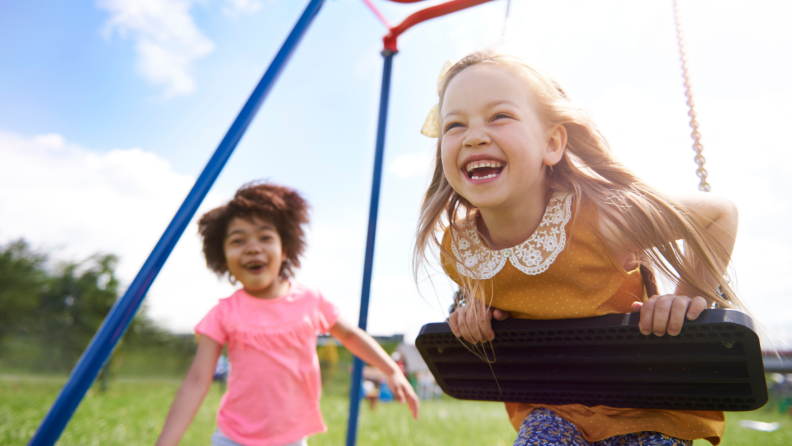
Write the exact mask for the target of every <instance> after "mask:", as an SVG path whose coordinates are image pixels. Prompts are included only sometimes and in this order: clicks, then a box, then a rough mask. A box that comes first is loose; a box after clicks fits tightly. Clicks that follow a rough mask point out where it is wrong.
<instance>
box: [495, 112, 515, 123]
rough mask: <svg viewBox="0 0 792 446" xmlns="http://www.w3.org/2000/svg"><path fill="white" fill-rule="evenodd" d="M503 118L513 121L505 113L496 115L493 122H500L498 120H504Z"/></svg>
mask: <svg viewBox="0 0 792 446" xmlns="http://www.w3.org/2000/svg"><path fill="white" fill-rule="evenodd" d="M503 118H506V119H511V116H509V115H507V114H505V113H498V114H497V115H495V116H494V117H493V118H492V120H493V121H496V120H498V119H503Z"/></svg>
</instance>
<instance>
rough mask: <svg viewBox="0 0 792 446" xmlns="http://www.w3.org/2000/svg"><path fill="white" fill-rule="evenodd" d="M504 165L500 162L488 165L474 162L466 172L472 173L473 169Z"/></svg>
mask: <svg viewBox="0 0 792 446" xmlns="http://www.w3.org/2000/svg"><path fill="white" fill-rule="evenodd" d="M501 166H503V164H501V163H499V162H497V161H496V162H487V163H480V162H472V163H470V164H468V165H467V166H466V167H465V170H467V171H468V172H470V171H472V170H473V169H478V168H479V167H501Z"/></svg>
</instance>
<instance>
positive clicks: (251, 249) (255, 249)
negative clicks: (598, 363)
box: [245, 242, 261, 253]
mask: <svg viewBox="0 0 792 446" xmlns="http://www.w3.org/2000/svg"><path fill="white" fill-rule="evenodd" d="M245 251H246V252H247V253H259V252H261V246H260V245H259V243H258V242H251V243H248V244H247V246H245Z"/></svg>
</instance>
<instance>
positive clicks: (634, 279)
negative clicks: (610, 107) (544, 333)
mask: <svg viewBox="0 0 792 446" xmlns="http://www.w3.org/2000/svg"><path fill="white" fill-rule="evenodd" d="M438 84H439V85H438V90H439V91H438V93H439V99H440V103H439V104H438V106H437V107H436V108H434V109H433V110H434V111H436V112H437V113H433V114H430V118H429V119H427V121H426V124H425V127H424V132H425V134H428V135H429V136H435V137H437V138H438V140H437V149H436V155H435V163H434V173H433V176H432V181H431V183H430V184H429V186H428V188H427V192H426V195H425V196H424V201H423V205H422V208H421V213H420V216H419V225H418V230H417V237H416V238H417V241H416V246H415V257H416V265H419V264H420V263H421V262H423V261H424V260H425V255H426V253H427V251H428V252H437V253H439V255H440V259H439V260H440V261H441V262H442V265H443V269H444V271H445V272H446V274H447V275H448V276H449V277H450V278H451V279H452V280H453V281H455V282H456V283H457V284H458V285H459V287H460V288H461V290H462V297H463V301H464V305H461V306H459V308H458V309H457V310H456V311H455V312H453V313H451V315H450V317H449V319H448V323H449V325H450V327H451V330H452V331H453V332H454V334H455V335H456V336H458V337H460V338H463V339H465V340H467V341H469V342H471V343H474V344H477V343H484V344H485V345H484V346H482V347H481V348H487V346H486V343H487V342H488V341H491V340H493V339H494V337H495V333H494V332H493V330H492V325H491V321H492V319H493V318H494V319H497V320H502V319H505V318H507V317H515V318H522V319H567V318H586V317H593V316H598V315H603V314H611V313H630V312H640V323H639V328H640V330H641V332H642V333H643V334H644V335H646V336H650V335H654V336H663V335H665V334H668V335H671V336H676V335H678V334H679V333H680V331H681V329H682V324H683V322H684V321H685V320H693V319H696V318H698V317H699V315H700V314H701V312H702V311H703V310H704V309H705V308H707V307H709V306H710V305H712V304H714V303H717V304H718V305H720V306H723V307H725V308H733V307H735V306H736V307H738V308H739V307H740V303H739V300H738V299H737V296H736V293H735V292H734V291H733V290H732V288H731V287H730V286H729V281H728V279H727V278H726V277H724V274H725V273H726V266H727V265H728V264H729V260H730V256H731V252H732V249H733V247H734V242H735V237H736V233H737V209H736V207H735V206H734V204H733V203H732V202H731V201H729V200H727V199H725V198H721V197H718V196H715V195H711V194H697V195H691V196H679V197H673V198H672V197H670V196H668V195H665V194H663V193H661V192H659V191H657V190H655V189H654V188H652V187H651V186H650V185H648V184H647V183H645V182H644V181H642V180H641V179H640V178H638V177H637V176H636V175H635V174H634V173H633V172H631V171H630V170H629V169H628V168H627V167H626V166H624V165H623V164H621V163H620V162H619V161H618V160H617V159H616V158H615V157H614V155H613V153H612V152H611V150H610V147H609V146H608V141H607V140H606V139H605V137H604V136H603V135H602V134H601V133H600V131H599V129H598V128H597V126H596V125H595V124H594V123H593V122H592V120H591V118H590V116H589V114H588V113H586V111H585V110H584V109H582V108H581V107H580V106H579V105H576V104H575V103H574V102H572V101H571V100H570V99H569V97H568V95H567V93H566V92H565V90H564V89H563V88H562V87H561V86H560V85H559V84H558V82H557V81H556V80H555V79H553V78H552V77H551V76H549V75H548V74H546V73H544V72H542V71H540V70H538V69H536V68H534V67H531V66H529V65H528V64H526V63H525V62H523V61H521V60H519V59H518V58H516V57H514V56H510V55H508V54H503V53H499V52H498V51H493V50H484V51H478V52H475V53H472V54H470V55H468V56H466V57H464V58H463V59H462V60H460V61H459V62H457V63H456V64H453V66H451V67H450V69H449V70H448V71H447V72H446V73H444V74H443V75H442V76H441V79H440V80H439V82H438ZM636 113H639V111H637V110H636ZM656 136H657V135H647V138H654V137H656ZM633 142H634V146H635V147H634V148H635V149H636V150H640V149H641V147H642V144H643V143H644V141H633ZM439 234H442V238H439V237H438V235H439ZM654 272H657V273H661V274H663V275H664V276H665V278H667V279H669V282H670V283H673V284H674V285H676V286H677V288H676V290H675V292H674V293H672V294H666V295H661V294H658V293H657V286H656V282H655V281H654V276H653V273H654ZM570 367H578V368H580V367H583V368H585V365H584V364H578V365H574V364H570ZM506 409H507V412H508V414H509V418H510V420H511V423H512V425H513V426H514V428H515V429H516V430H517V431H518V434H517V440H516V441H515V443H514V444H515V446H527V445H540V444H541V445H550V444H559V445H560V444H564V445H572V444H574V445H597V446H606V445H617V444H618V445H666V446H668V445H692V444H693V440H695V439H701V438H706V439H707V440H709V441H711V442H712V443H713V444H718V442H720V439H721V437H722V436H723V429H724V415H723V412H718V411H695V410H659V409H633V408H616V407H605V406H593V407H589V406H585V405H583V404H564V405H544V404H542V405H540V404H529V403H519V402H511V403H507V404H506Z"/></svg>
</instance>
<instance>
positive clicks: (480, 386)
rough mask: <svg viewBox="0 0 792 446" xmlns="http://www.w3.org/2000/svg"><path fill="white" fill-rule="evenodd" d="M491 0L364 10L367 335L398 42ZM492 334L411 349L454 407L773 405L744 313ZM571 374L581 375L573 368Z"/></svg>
mask: <svg viewBox="0 0 792 446" xmlns="http://www.w3.org/2000/svg"><path fill="white" fill-rule="evenodd" d="M390 1H393V2H397V3H416V2H419V1H421V0H390ZM490 1H492V0H451V1H448V2H446V3H442V4H438V5H435V6H432V7H429V8H426V9H423V10H420V11H418V12H415V13H413V14H412V15H410V16H408V17H407V18H406V19H404V21H402V22H401V23H400V24H398V25H396V26H390V25H389V24H388V21H387V20H386V19H385V17H384V16H383V15H382V14H381V13H380V12H379V11H378V10H377V8H376V7H375V6H374V5H373V4H372V3H371V1H370V0H363V2H364V3H365V4H366V6H368V7H369V8H370V9H371V11H372V12H373V13H374V14H375V15H376V16H377V18H379V19H380V21H382V23H383V24H384V25H385V26H386V27H387V28H388V29H389V32H388V34H387V35H385V37H384V38H383V44H384V48H383V50H382V56H383V59H384V64H383V71H382V87H381V91H380V106H379V117H378V122H377V137H376V144H375V156H374V171H373V180H372V186H371V198H370V206H369V222H368V226H367V235H366V251H365V260H364V270H363V285H362V293H361V302H360V317H359V323H358V326H359V327H360V328H361V329H363V330H365V329H366V326H367V322H368V304H369V297H370V290H371V278H372V267H373V260H374V240H375V235H376V227H377V214H378V209H379V195H380V183H381V178H382V161H383V153H384V146H385V128H386V124H387V111H388V100H389V95H390V82H391V69H392V63H393V56H394V55H395V54H396V53H397V52H398V47H397V42H398V37H399V36H400V35H401V34H403V33H404V32H405V31H407V30H408V29H409V28H411V27H413V26H415V25H417V24H419V23H422V22H424V21H427V20H430V19H433V18H436V17H441V16H444V15H447V14H451V13H454V12H457V11H461V10H463V9H467V8H471V7H474V6H478V5H480V4H483V3H487V2H490ZM507 1H508V0H507ZM324 2H325V0H310V1H309V3H308V6H307V7H306V8H305V10H304V11H303V13H302V15H301V16H300V18H299V19H298V21H297V23H296V25H295V26H294V28H293V29H292V30H291V32H290V33H289V35H288V37H287V38H286V40H285V42H284V43H283V45H282V46H281V48H280V50H279V51H278V52H277V54H276V55H275V58H274V59H273V61H272V62H271V64H270V66H269V67H268V68H267V70H266V71H265V73H264V75H263V77H262V79H261V81H259V83H258V85H257V86H256V88H255V89H254V90H253V93H252V94H251V95H250V98H248V100H247V102H246V103H245V105H244V106H243V108H242V110H241V111H240V113H239V115H238V116H237V118H236V119H235V120H234V122H233V124H232V125H231V128H230V129H229V130H228V132H227V133H226V135H225V137H224V138H223V140H222V141H221V142H220V144H219V146H218V148H217V149H216V150H215V152H214V154H213V155H212V157H211V158H210V160H209V162H208V163H207V165H206V167H205V168H204V170H203V171H202V172H201V174H200V176H199V177H198V179H197V180H196V182H195V185H194V186H193V188H192V189H191V190H190V192H189V194H188V195H187V197H186V199H185V200H184V202H183V203H182V205H181V206H180V208H179V209H178V211H177V212H176V215H175V216H174V218H173V220H172V221H171V222H170V224H169V225H168V227H167V228H166V230H165V232H164V233H163V235H162V237H161V238H160V240H159V241H158V242H157V244H156V245H155V247H154V249H153V251H152V252H151V254H150V255H149V257H148V258H147V260H146V262H145V263H144V264H143V266H142V267H141V269H140V271H139V272H138V274H137V275H136V276H135V279H134V280H133V281H132V283H131V284H130V286H129V288H128V289H127V290H126V292H125V293H124V295H123V296H122V297H121V299H119V300H118V301H117V302H116V304H115V306H114V307H113V308H112V310H110V313H108V315H107V317H106V318H105V320H104V322H103V323H102V326H101V327H100V328H99V330H98V331H97V333H96V334H95V335H94V338H93V339H92V340H91V343H90V344H89V345H88V348H87V349H86V350H85V352H84V353H83V355H82V357H81V358H80V360H79V361H78V363H77V365H76V366H75V367H74V370H73V371H72V373H71V375H70V377H69V380H68V381H67V382H66V384H65V385H64V387H63V389H62V390H61V392H60V394H59V395H58V397H57V398H56V400H55V402H54V403H53V405H52V407H51V408H50V410H49V412H48V413H47V415H46V416H45V417H44V419H43V421H42V423H41V425H40V426H39V427H38V429H37V430H36V433H35V434H34V436H33V438H32V439H31V440H30V443H29V445H30V446H52V445H54V444H55V442H56V441H57V440H58V438H59V437H60V435H61V433H62V432H63V430H64V429H65V427H66V425H67V424H68V422H69V420H70V419H71V417H72V415H73V414H74V412H75V410H76V409H77V406H78V405H79V404H80V402H81V401H82V399H83V397H84V396H85V393H86V392H87V391H88V389H89V388H90V386H91V384H92V383H93V382H94V380H95V379H96V377H97V375H98V374H99V372H100V370H101V369H102V367H103V366H104V364H105V363H106V361H107V360H108V358H109V357H110V355H111V354H112V352H113V350H114V349H115V347H116V345H117V344H118V341H119V340H120V339H121V337H122V336H123V335H124V333H125V331H126V329H127V328H128V326H129V324H130V323H131V321H132V319H133V318H134V316H135V313H136V312H137V310H138V308H139V307H140V304H141V303H142V301H143V299H144V297H145V295H146V292H147V291H148V289H149V287H150V286H151V284H152V282H153V281H154V279H155V278H156V277H157V274H158V273H159V271H160V269H161V268H162V266H163V265H164V263H165V261H166V260H167V258H168V256H169V255H170V253H171V251H172V250H173V248H174V246H175V245H176V242H177V241H178V240H179V238H180V237H181V235H182V233H183V232H184V230H185V229H186V228H187V226H188V224H189V222H190V220H191V219H192V217H193V215H194V214H195V212H196V211H197V210H198V207H199V206H200V204H201V202H202V201H203V199H204V197H205V196H206V194H207V193H208V192H209V189H210V188H211V186H212V184H214V181H215V180H216V179H217V177H218V175H219V174H220V172H221V171H222V169H223V167H224V166H225V163H226V162H227V161H228V159H229V157H230V156H231V154H232V153H233V151H234V149H235V148H236V146H237V144H238V143H239V141H240V140H241V138H242V136H243V135H244V133H245V131H246V130H247V128H248V126H249V125H250V123H251V122H252V121H253V118H254V117H255V115H256V113H257V112H258V110H259V109H260V108H261V105H262V104H263V103H264V100H265V99H266V97H267V95H268V94H269V92H270V91H271V89H272V87H273V85H274V84H275V81H276V80H277V79H278V77H279V76H280V74H281V72H282V71H283V68H284V67H285V65H286V63H287V62H288V60H289V59H290V57H291V55H292V54H293V53H294V51H295V49H296V48H297V45H298V44H299V42H300V40H301V39H302V37H303V36H304V35H305V32H306V31H307V30H308V28H309V26H310V25H311V23H312V22H313V19H314V18H315V17H316V16H317V14H318V13H319V10H320V8H321V7H322V5H323V4H324ZM674 8H675V13H676V24H677V31H678V36H679V46H680V54H681V57H682V68H683V71H684V79H685V82H684V85H685V88H686V91H685V94H686V96H687V98H688V100H687V104H688V106H689V107H690V111H689V116H690V118H691V121H690V126H691V128H692V129H693V133H692V137H693V140H694V145H693V149H694V151H695V152H696V157H695V161H696V164H697V165H698V170H697V172H696V174H697V176H698V177H699V179H700V184H699V189H700V190H702V191H709V190H710V185H709V184H707V182H706V178H707V171H706V170H705V169H704V162H705V159H704V157H703V156H702V155H701V153H702V150H703V146H702V145H701V143H700V138H701V135H700V133H699V132H698V123H697V122H696V112H695V111H694V103H693V98H692V93H691V88H690V78H689V76H688V73H687V65H686V59H685V52H684V44H683V41H682V34H681V31H680V29H679V26H680V25H679V8H678V4H677V1H676V0H675V1H674ZM507 18H508V4H507ZM493 325H494V326H493V329H494V331H495V333H496V337H495V340H494V341H493V343H492V348H493V352H494V353H495V354H496V355H497V361H495V362H492V363H487V362H485V361H484V360H482V359H480V358H479V357H477V356H475V355H473V354H472V353H471V352H470V350H469V349H468V348H466V346H465V345H464V343H463V341H460V340H459V339H457V338H456V337H454V335H453V334H452V333H451V331H450V329H449V327H448V325H447V324H445V323H438V324H428V325H426V326H424V327H423V328H422V330H421V332H420V334H419V336H418V338H417V340H416V346H417V347H418V349H419V350H420V352H421V354H422V356H423V357H424V359H425V360H426V362H427V364H428V366H429V368H430V370H431V371H432V373H433V374H434V376H435V379H436V380H437V382H438V384H439V385H440V386H441V388H442V389H443V390H444V391H445V392H446V393H447V394H449V395H450V396H453V397H456V398H460V399H471V400H487V401H520V402H533V403H544V404H567V403H573V402H574V403H580V404H586V405H609V406H614V407H636V408H665V409H696V410H730V411H744V410H753V409H756V408H758V407H761V406H762V405H764V404H765V403H766V402H767V387H766V384H765V380H764V369H763V363H762V357H761V347H760V345H759V339H758V336H757V335H756V333H755V332H754V330H753V322H752V320H751V319H750V317H748V316H747V315H745V314H743V313H740V312H737V311H733V310H717V309H713V310H705V311H704V312H703V313H702V315H701V316H700V317H699V318H698V319H697V320H696V321H692V322H686V323H685V326H684V327H683V329H682V332H681V333H680V334H679V336H668V335H666V336H661V337H657V336H644V335H642V334H640V332H639V331H638V315H637V314H632V315H631V314H625V315H607V316H600V317H595V318H587V319H574V320H546V321H533V320H505V321H501V322H495V323H494V324H493ZM594 347H596V348H594ZM573 363H574V364H577V365H578V367H569V366H568V365H570V364H573ZM363 365H364V364H363V362H362V361H361V360H360V359H358V358H355V359H354V365H353V371H352V382H351V389H350V408H349V421H348V426H347V437H346V445H347V446H354V445H355V443H356V435H357V420H358V411H359V405H360V399H359V398H358V395H360V391H361V380H362V371H363ZM580 365H583V367H580Z"/></svg>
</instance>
